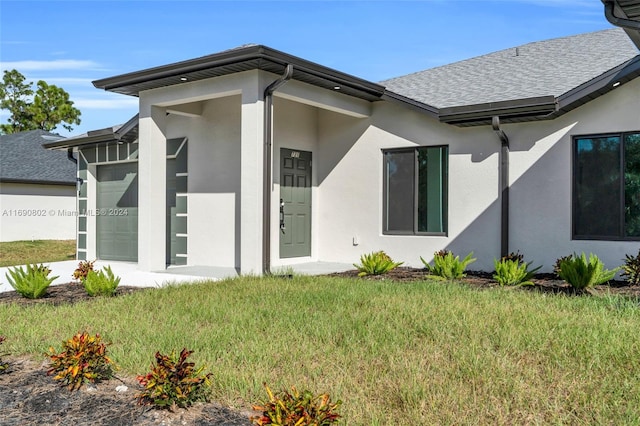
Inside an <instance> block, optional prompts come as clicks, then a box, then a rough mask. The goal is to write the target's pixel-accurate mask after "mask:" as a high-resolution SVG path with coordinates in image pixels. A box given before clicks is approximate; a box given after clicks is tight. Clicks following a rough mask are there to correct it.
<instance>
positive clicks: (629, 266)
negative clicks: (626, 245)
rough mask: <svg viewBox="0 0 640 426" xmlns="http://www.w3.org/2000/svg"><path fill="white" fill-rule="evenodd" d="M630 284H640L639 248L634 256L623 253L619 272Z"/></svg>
mask: <svg viewBox="0 0 640 426" xmlns="http://www.w3.org/2000/svg"><path fill="white" fill-rule="evenodd" d="M621 275H622V276H623V277H624V278H625V279H626V280H627V282H628V283H629V284H630V285H638V284H640V250H638V254H637V255H636V256H631V255H630V254H627V255H625V260H624V265H622V274H621Z"/></svg>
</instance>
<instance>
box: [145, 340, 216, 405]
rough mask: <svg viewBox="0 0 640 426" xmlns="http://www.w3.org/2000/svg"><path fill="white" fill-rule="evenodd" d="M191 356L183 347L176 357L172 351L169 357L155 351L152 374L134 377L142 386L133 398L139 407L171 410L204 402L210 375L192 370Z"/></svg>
mask: <svg viewBox="0 0 640 426" xmlns="http://www.w3.org/2000/svg"><path fill="white" fill-rule="evenodd" d="M192 353H193V351H189V350H187V349H186V348H184V349H182V351H181V352H180V355H179V356H178V357H177V358H176V356H175V352H171V354H170V355H162V354H161V353H160V352H156V355H155V358H156V364H155V365H152V366H151V372H149V373H147V374H145V375H144V376H138V377H137V379H138V382H140V384H141V385H142V386H143V387H144V390H143V391H142V392H140V393H139V394H138V395H136V398H138V404H141V405H142V404H151V405H154V406H156V407H158V408H166V409H169V410H171V411H173V410H174V409H175V407H181V408H185V407H188V406H190V405H192V404H193V403H194V402H198V401H207V397H208V393H209V388H210V387H211V381H210V377H211V373H207V374H202V372H203V370H204V367H200V368H195V364H194V363H193V362H187V358H188V357H189V355H191V354H192Z"/></svg>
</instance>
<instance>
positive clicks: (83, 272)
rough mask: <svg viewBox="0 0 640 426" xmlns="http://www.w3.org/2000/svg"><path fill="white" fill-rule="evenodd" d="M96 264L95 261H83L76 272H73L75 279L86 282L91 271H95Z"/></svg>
mask: <svg viewBox="0 0 640 426" xmlns="http://www.w3.org/2000/svg"><path fill="white" fill-rule="evenodd" d="M94 263H96V261H95V260H81V261H80V263H78V267H77V268H76V270H75V271H73V279H74V280H77V281H80V282H84V280H85V279H86V278H87V274H88V273H89V272H90V271H93V264H94Z"/></svg>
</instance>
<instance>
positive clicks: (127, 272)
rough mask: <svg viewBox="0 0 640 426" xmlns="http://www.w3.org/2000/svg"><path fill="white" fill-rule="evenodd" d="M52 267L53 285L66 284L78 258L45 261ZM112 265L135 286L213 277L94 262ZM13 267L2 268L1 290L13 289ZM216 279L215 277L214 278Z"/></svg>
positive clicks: (96, 266) (122, 280)
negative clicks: (148, 270) (10, 270)
mask: <svg viewBox="0 0 640 426" xmlns="http://www.w3.org/2000/svg"><path fill="white" fill-rule="evenodd" d="M45 265H48V266H49V269H51V275H50V276H58V278H57V279H56V280H55V281H54V282H53V283H52V285H57V284H66V283H68V282H70V281H73V271H75V269H76V267H77V266H78V261H77V260H66V261H64V262H51V263H45ZM107 265H109V266H111V270H112V271H113V273H114V274H115V275H117V276H119V277H120V285H126V286H133V287H161V286H163V285H167V284H173V283H183V282H194V281H202V280H205V279H212V278H211V277H203V276H198V275H182V274H180V275H178V274H172V273H166V272H162V273H161V272H143V271H140V270H138V269H137V268H138V265H137V264H135V263H127V262H101V261H97V262H96V263H95V264H94V269H96V270H97V269H101V268H103V267H104V266H107ZM9 268H11V266H9V267H2V268H0V292H3V291H11V290H13V287H11V285H10V284H9V281H8V280H7V277H6V273H7V271H8V270H9ZM214 279H215V278H214Z"/></svg>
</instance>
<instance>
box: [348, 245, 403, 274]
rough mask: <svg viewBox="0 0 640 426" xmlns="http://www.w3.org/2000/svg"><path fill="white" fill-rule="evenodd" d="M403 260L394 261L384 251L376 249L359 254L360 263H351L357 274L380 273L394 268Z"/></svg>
mask: <svg viewBox="0 0 640 426" xmlns="http://www.w3.org/2000/svg"><path fill="white" fill-rule="evenodd" d="M403 263H404V262H394V261H393V260H392V259H391V258H390V257H389V255H388V254H387V253H385V252H384V251H376V252H373V253H369V254H363V255H362V256H360V265H357V264H355V263H354V264H353V266H355V267H356V269H357V270H358V271H359V273H358V276H359V277H363V276H365V275H382V274H386V273H387V272H389V271H392V270H394V269H395V268H397V267H398V266H400V265H402V264H403Z"/></svg>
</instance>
